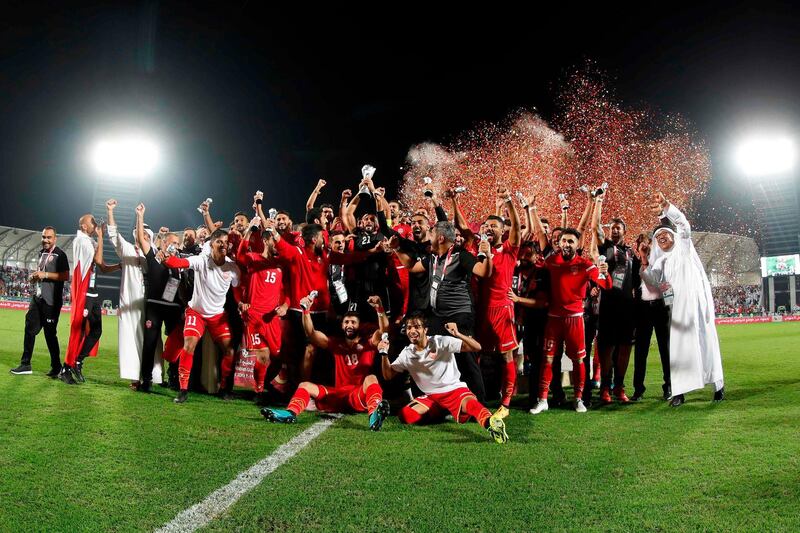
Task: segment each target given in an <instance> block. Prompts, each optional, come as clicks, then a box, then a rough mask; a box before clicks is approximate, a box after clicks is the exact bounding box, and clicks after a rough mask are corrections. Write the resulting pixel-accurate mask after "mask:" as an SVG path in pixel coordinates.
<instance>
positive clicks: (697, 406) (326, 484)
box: [0, 310, 800, 532]
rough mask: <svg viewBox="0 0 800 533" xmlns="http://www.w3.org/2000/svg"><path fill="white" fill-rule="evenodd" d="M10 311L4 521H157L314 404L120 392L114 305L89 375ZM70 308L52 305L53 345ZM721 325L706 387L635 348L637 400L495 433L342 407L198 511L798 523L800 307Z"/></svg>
mask: <svg viewBox="0 0 800 533" xmlns="http://www.w3.org/2000/svg"><path fill="white" fill-rule="evenodd" d="M23 323H24V313H23V312H21V311H12V310H2V311H0V422H2V429H0V530H2V531H147V530H154V529H158V528H159V527H161V526H163V525H164V524H166V523H169V522H170V521H171V520H173V518H175V517H176V515H178V514H179V513H181V512H182V511H183V510H185V509H187V508H189V507H191V506H192V505H195V504H197V503H198V502H201V501H202V500H204V499H205V498H206V497H207V496H208V495H209V494H210V493H212V492H214V491H215V490H217V489H219V488H220V487H223V486H225V485H227V484H228V483H230V482H231V481H232V480H233V479H234V478H236V476H237V475H238V474H239V473H240V472H242V471H244V470H247V469H248V468H250V467H251V466H252V465H254V464H256V463H258V462H259V461H261V460H262V459H264V458H265V457H267V456H269V455H270V454H272V453H273V452H274V451H275V450H276V449H278V448H279V447H280V446H281V445H283V444H285V443H287V442H288V441H290V440H291V439H292V438H293V437H295V436H297V435H299V434H301V433H302V432H303V431H305V430H307V429H308V428H310V427H311V426H312V425H314V424H315V423H317V422H318V421H319V420H320V419H321V417H320V415H318V414H316V413H304V414H302V415H301V416H300V417H299V420H298V423H297V424H295V425H288V426H283V425H275V424H268V423H266V422H265V421H264V420H263V418H262V417H261V415H260V414H259V412H258V409H257V408H256V407H254V406H253V404H252V403H251V402H249V401H246V400H243V399H242V400H234V401H232V402H223V401H221V400H219V399H217V398H213V397H208V396H203V395H199V394H193V395H191V396H190V399H189V402H187V403H186V404H183V405H175V404H173V403H172V398H173V397H174V395H175V393H174V392H172V391H169V390H167V389H162V388H160V387H155V393H153V394H149V395H146V394H137V393H133V392H131V391H130V390H129V389H128V385H127V383H126V382H123V381H121V380H120V379H119V374H118V368H117V356H116V344H117V341H116V339H117V328H116V317H106V318H105V319H104V322H103V328H104V333H103V338H102V340H101V348H100V356H99V357H98V358H95V359H90V360H87V362H86V364H85V372H84V373H85V375H86V377H87V383H86V384H84V385H81V386H67V385H65V384H63V383H61V382H60V381H58V380H50V379H47V378H46V377H45V376H44V373H45V372H47V370H48V369H49V357H48V356H47V354H46V347H45V343H44V337H43V336H40V337H39V338H37V343H36V351H35V353H34V358H33V369H34V374H33V375H32V376H12V375H10V374H9V373H8V370H9V369H10V368H12V367H15V366H16V365H17V364H18V363H19V357H20V353H21V348H22V330H23ZM67 326H68V315H62V318H61V322H60V324H59V331H60V336H59V339H60V341H61V346H62V357H63V351H64V350H65V347H66V341H67ZM719 332H720V339H721V343H722V356H723V366H724V370H725V380H726V391H727V397H728V399H727V400H726V401H725V402H722V403H721V404H718V405H714V404H712V403H711V402H710V401H709V400H710V398H711V395H712V390H711V388H707V389H706V390H704V391H702V392H696V393H693V394H690V395H688V396H687V403H686V404H685V405H684V406H682V407H680V408H678V409H673V408H670V407H669V406H668V405H667V404H666V403H665V402H664V401H662V400H661V399H660V392H661V387H660V383H659V382H658V379H659V377H660V368H659V362H658V361H659V360H658V356H657V353H656V352H652V353H651V357H650V368H649V370H648V383H647V385H648V395H647V396H646V397H645V399H644V400H643V401H642V402H640V403H638V404H635V405H630V406H611V407H606V408H602V409H595V410H590V411H589V412H588V413H586V414H584V415H578V414H576V413H574V412H572V411H569V410H559V409H553V410H551V411H549V412H546V413H544V414H542V415H539V416H536V417H534V416H531V415H528V414H527V412H524V411H522V410H514V411H512V414H511V416H510V417H509V418H508V419H506V422H507V427H508V434H509V437H510V439H511V440H510V442H509V443H508V444H507V445H497V444H495V443H494V442H493V441H492V440H491V439H490V438H489V436H488V435H487V434H486V432H485V431H484V430H482V429H480V428H479V427H478V426H477V425H476V424H474V423H470V424H465V425H457V424H455V423H452V422H449V423H444V424H439V425H432V426H425V427H405V426H402V425H401V424H399V423H398V421H397V419H396V418H395V417H394V416H392V417H390V418H389V419H388V420H387V421H386V423H385V425H384V428H383V430H382V431H381V432H379V433H373V432H371V431H369V430H368V428H367V417H366V415H355V416H346V417H344V418H341V419H339V420H336V421H335V422H333V424H332V425H331V426H330V427H329V428H328V429H327V430H326V431H324V432H322V433H321V434H320V436H319V437H317V438H316V439H315V440H313V441H312V442H311V443H310V444H309V445H308V446H307V447H305V448H303V449H302V450H300V451H299V452H298V453H297V455H295V456H294V457H292V458H291V459H289V460H288V462H286V463H285V464H283V465H281V466H279V467H278V468H277V469H276V470H275V471H274V472H272V473H271V474H270V475H268V476H267V477H266V478H265V479H264V481H263V482H262V483H260V484H259V485H258V486H256V487H255V488H254V489H253V490H252V491H250V492H248V493H246V494H244V495H243V496H242V497H241V499H240V500H239V501H238V502H237V503H235V504H234V505H233V506H232V507H230V508H229V509H228V510H227V511H226V512H225V513H223V514H222V515H221V516H219V517H217V518H215V519H214V520H212V521H211V522H210V523H209V524H208V525H207V526H206V527H205V530H209V531H220V532H222V531H226V532H227V531H305V532H308V531H340V530H343V531H376V530H380V531H570V530H589V531H645V530H660V531H698V530H703V531H722V530H735V531H741V530H750V531H752V530H770V531H797V530H800V512H798V506H799V505H800V348H798V346H799V345H800V323H796V322H795V323H786V324H753V325H742V326H720V328H719ZM631 375H632V366H631V374H629V376H628V382H630V377H631ZM517 403H518V404H519V406H520V407H521V406H522V405H523V404H524V398H517Z"/></svg>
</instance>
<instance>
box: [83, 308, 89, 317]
mask: <svg viewBox="0 0 800 533" xmlns="http://www.w3.org/2000/svg"><path fill="white" fill-rule="evenodd" d="M87 316H89V310H88V309H84V310H83V318H86V317H87Z"/></svg>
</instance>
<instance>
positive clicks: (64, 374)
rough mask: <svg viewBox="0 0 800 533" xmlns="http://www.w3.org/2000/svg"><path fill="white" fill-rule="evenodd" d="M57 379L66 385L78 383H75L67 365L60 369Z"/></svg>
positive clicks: (70, 369)
mask: <svg viewBox="0 0 800 533" xmlns="http://www.w3.org/2000/svg"><path fill="white" fill-rule="evenodd" d="M58 378H59V379H60V380H61V381H63V382H64V383H66V384H67V385H77V384H78V382H77V381H75V377H74V376H73V375H72V368H71V367H70V366H69V365H64V366H63V367H61V373H60V374H59V375H58Z"/></svg>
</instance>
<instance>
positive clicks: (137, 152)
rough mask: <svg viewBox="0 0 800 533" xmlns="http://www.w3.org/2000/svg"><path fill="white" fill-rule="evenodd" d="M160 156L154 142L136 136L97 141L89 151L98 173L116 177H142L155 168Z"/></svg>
mask: <svg viewBox="0 0 800 533" xmlns="http://www.w3.org/2000/svg"><path fill="white" fill-rule="evenodd" d="M160 158H161V153H160V151H159V149H158V145H156V143H155V142H153V141H152V140H150V139H147V138H144V137H137V136H129V137H116V138H110V139H104V140H101V141H98V142H97V143H96V144H95V145H94V146H93V147H92V150H91V153H90V159H91V162H92V165H93V166H94V168H95V170H96V171H97V172H98V173H99V174H102V175H105V176H111V177H118V178H143V177H145V176H147V175H148V174H150V173H152V172H153V170H155V169H156V167H157V166H158V163H159V161H160Z"/></svg>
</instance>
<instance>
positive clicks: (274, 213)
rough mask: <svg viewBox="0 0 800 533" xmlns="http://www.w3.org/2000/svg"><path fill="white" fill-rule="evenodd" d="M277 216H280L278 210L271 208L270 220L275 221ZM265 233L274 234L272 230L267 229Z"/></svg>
mask: <svg viewBox="0 0 800 533" xmlns="http://www.w3.org/2000/svg"><path fill="white" fill-rule="evenodd" d="M276 216H278V210H277V209H275V208H274V207H270V208H269V218H270V219H272V220H275V217H276ZM264 231H267V232H269V233H272V228H267V229H265V230H264Z"/></svg>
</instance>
